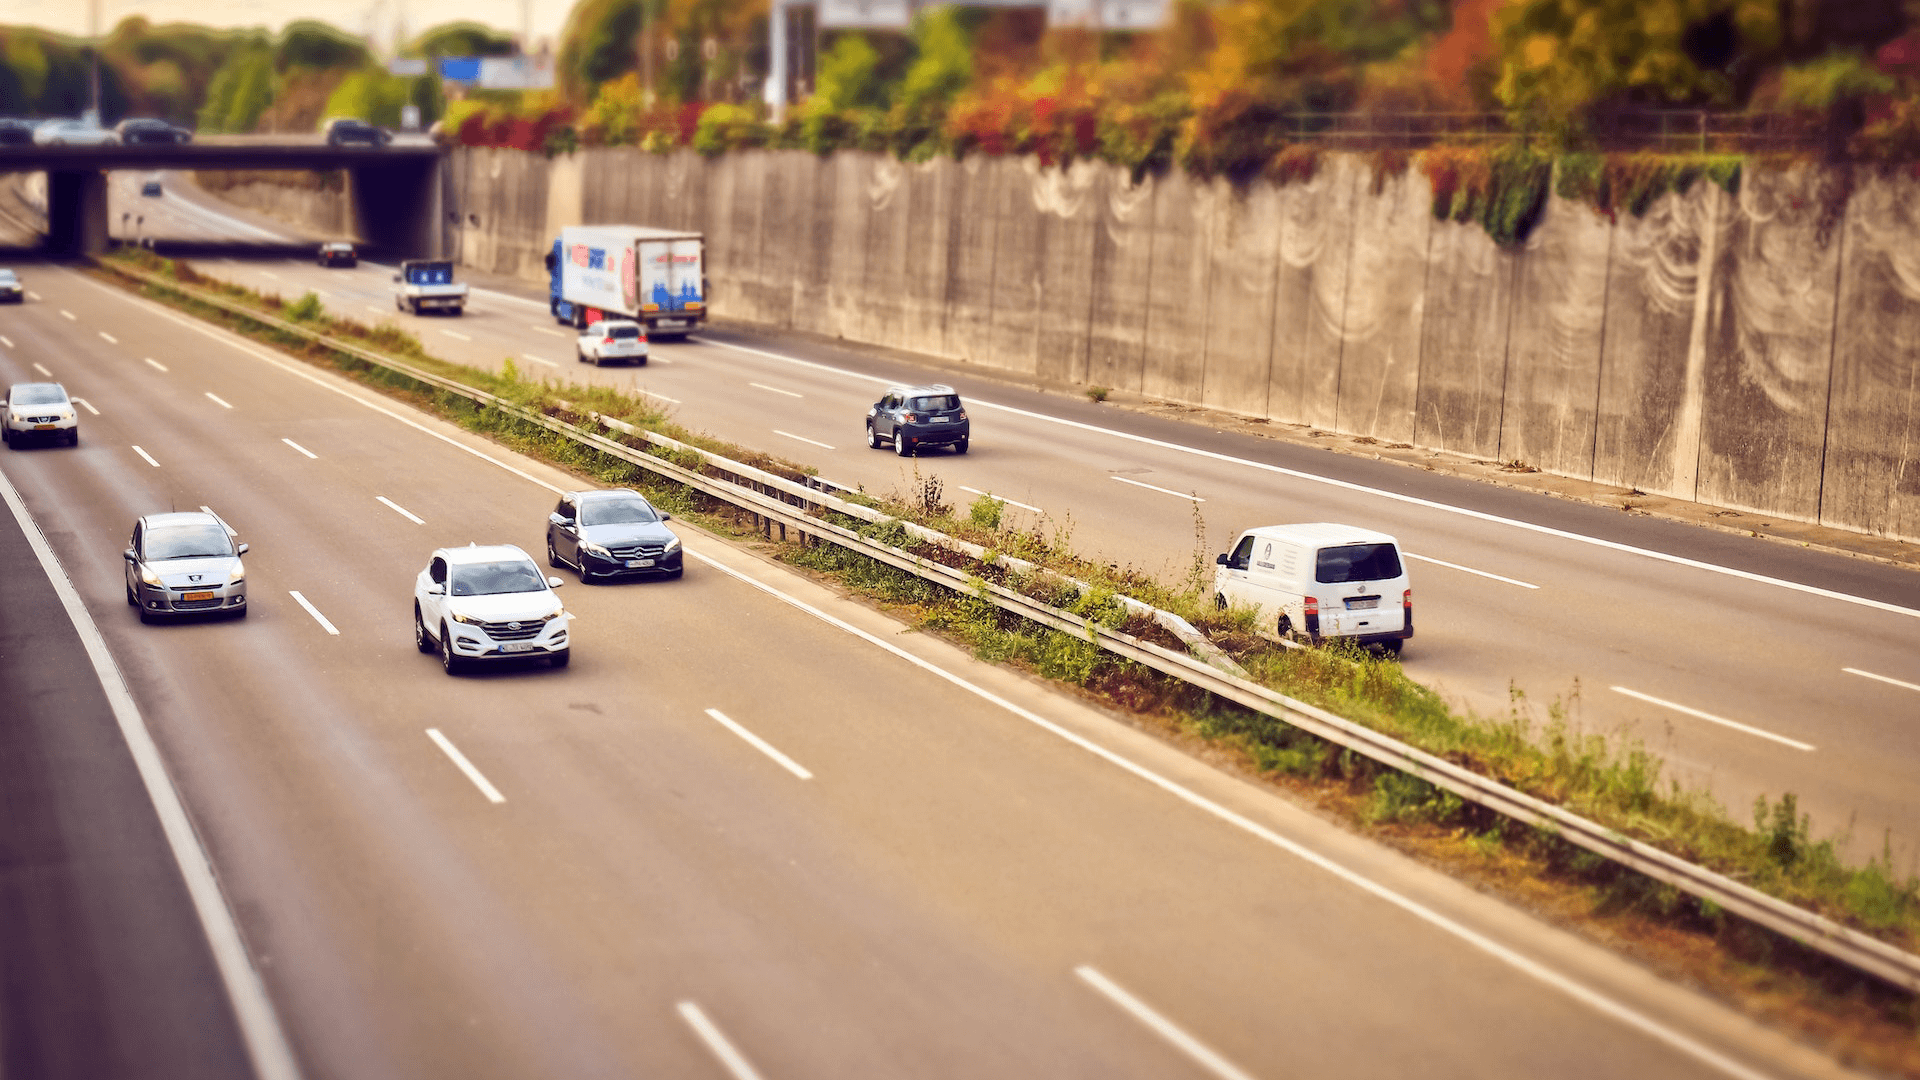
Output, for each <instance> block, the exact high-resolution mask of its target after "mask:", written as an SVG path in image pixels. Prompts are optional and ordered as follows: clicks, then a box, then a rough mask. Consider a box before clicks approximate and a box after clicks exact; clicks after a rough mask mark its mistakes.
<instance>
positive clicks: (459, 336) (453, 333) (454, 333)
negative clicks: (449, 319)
mask: <svg viewBox="0 0 1920 1080" xmlns="http://www.w3.org/2000/svg"><path fill="white" fill-rule="evenodd" d="M440 332H441V333H443V334H445V335H447V336H448V337H450V338H453V339H454V340H456V341H472V340H473V339H472V338H470V337H468V336H467V335H465V334H463V333H461V332H460V331H458V330H441V331H440Z"/></svg>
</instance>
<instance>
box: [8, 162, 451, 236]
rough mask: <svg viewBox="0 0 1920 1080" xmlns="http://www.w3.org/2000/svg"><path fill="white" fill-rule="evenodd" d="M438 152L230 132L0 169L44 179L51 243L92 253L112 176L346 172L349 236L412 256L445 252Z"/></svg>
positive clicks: (103, 231) (104, 221)
mask: <svg viewBox="0 0 1920 1080" xmlns="http://www.w3.org/2000/svg"><path fill="white" fill-rule="evenodd" d="M441 158H442V154H441V151H440V148H439V147H438V146H436V145H435V144H434V143H432V142H430V141H427V140H425V139H421V140H419V141H396V142H394V143H391V144H389V145H387V146H385V147H381V148H379V149H375V148H373V147H368V146H358V145H356V146H328V145H327V144H326V143H324V142H322V141H320V140H319V138H318V137H317V136H304V137H303V136H269V137H262V136H228V137H216V138H215V139H213V140H211V141H205V142H194V143H187V144H184V145H167V146H158V145H139V146H8V147H0V172H44V173H46V174H47V247H48V249H49V250H51V251H52V252H53V253H55V254H59V255H80V254H91V253H93V252H97V251H101V250H104V249H105V248H106V247H107V244H108V236H107V228H108V216H107V173H108V172H110V171H115V170H121V169H129V170H154V171H158V170H163V169H184V170H198V169H261V170H289V171H293V170H299V171H315V172H325V171H331V170H336V169H337V170H340V171H343V172H345V173H346V176H347V196H348V201H349V203H350V205H351V206H352V208H353V231H354V233H355V234H356V235H357V236H358V238H359V239H361V240H362V241H364V242H366V243H368V244H372V245H376V246H378V247H381V248H385V249H388V250H391V251H394V252H398V253H402V254H405V255H411V256H433V255H439V254H441V253H442V252H443V251H444V250H445V247H444V238H445V231H446V230H445V225H444V221H443V217H444V215H443V203H444V200H443V196H442V193H441Z"/></svg>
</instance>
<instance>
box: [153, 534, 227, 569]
mask: <svg viewBox="0 0 1920 1080" xmlns="http://www.w3.org/2000/svg"><path fill="white" fill-rule="evenodd" d="M231 554H233V541H232V540H230V539H228V537H227V530H225V529H223V528H221V527H220V526H218V525H175V526H173V527H172V528H167V529H151V530H149V531H148V532H147V560H148V561H149V562H159V561H161V560H163V559H196V558H208V557H211V556H216V555H231Z"/></svg>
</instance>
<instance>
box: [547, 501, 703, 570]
mask: <svg viewBox="0 0 1920 1080" xmlns="http://www.w3.org/2000/svg"><path fill="white" fill-rule="evenodd" d="M672 518H673V515H671V514H668V513H665V512H663V511H660V510H657V509H655V508H654V505H653V504H652V503H650V502H648V501H647V500H646V498H645V497H644V496H642V495H641V494H640V493H639V492H637V491H633V490H631V489H628V488H617V489H615V490H613V491H569V492H567V493H566V494H564V495H562V496H560V504H559V505H558V506H556V507H554V509H553V513H552V514H551V515H549V516H548V517H547V565H549V566H554V567H561V566H570V567H572V568H573V569H575V570H577V571H579V572H580V581H581V583H582V584H585V583H587V582H590V581H593V580H595V579H605V578H616V577H679V576H680V572H681V570H682V569H683V565H682V552H681V550H680V538H679V537H677V536H675V535H673V532H672V530H670V529H668V528H667V526H666V523H667V522H668V521H670V520H672Z"/></svg>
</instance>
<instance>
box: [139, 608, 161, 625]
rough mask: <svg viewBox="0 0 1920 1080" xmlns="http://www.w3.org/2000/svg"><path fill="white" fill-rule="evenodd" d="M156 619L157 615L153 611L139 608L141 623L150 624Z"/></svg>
mask: <svg viewBox="0 0 1920 1080" xmlns="http://www.w3.org/2000/svg"><path fill="white" fill-rule="evenodd" d="M157 619H158V616H156V615H154V613H153V612H151V611H148V610H147V609H146V608H141V609H140V622H141V623H142V624H143V625H146V626H152V625H153V624H154V622H155V621H156V620H157Z"/></svg>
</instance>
